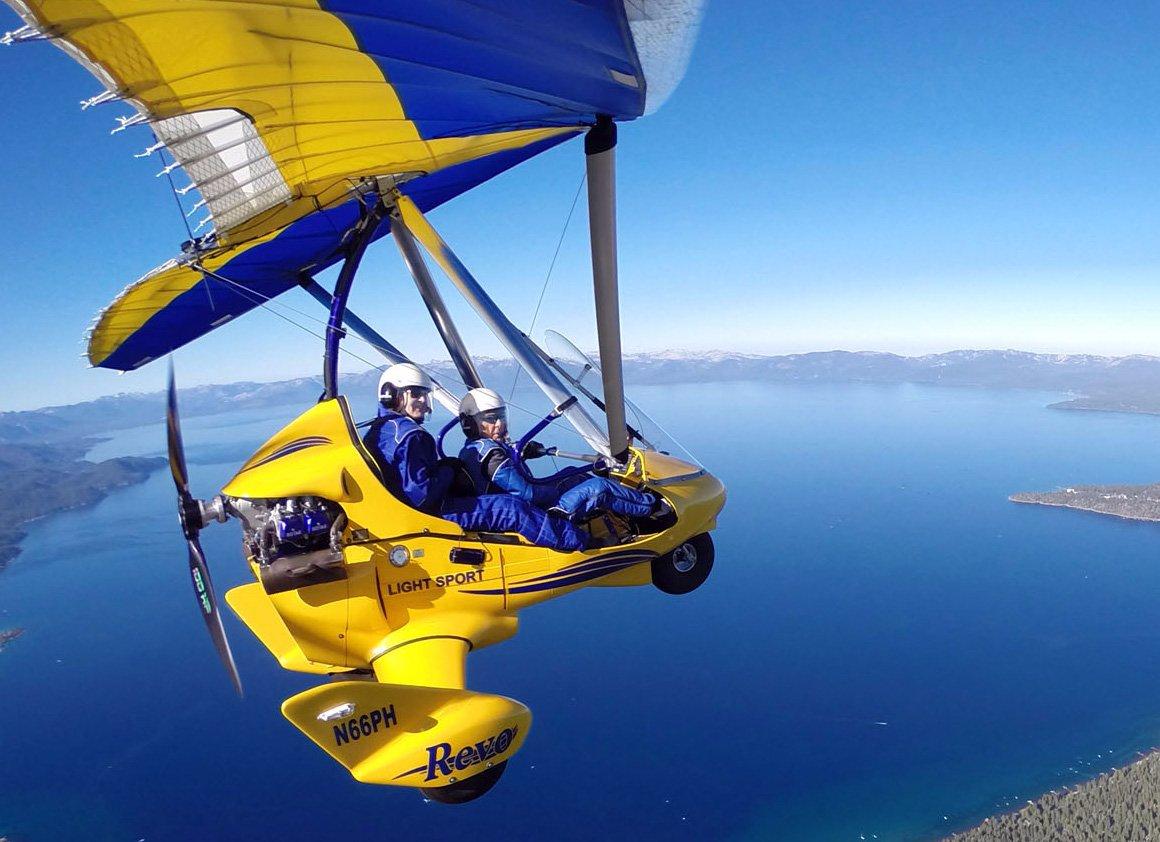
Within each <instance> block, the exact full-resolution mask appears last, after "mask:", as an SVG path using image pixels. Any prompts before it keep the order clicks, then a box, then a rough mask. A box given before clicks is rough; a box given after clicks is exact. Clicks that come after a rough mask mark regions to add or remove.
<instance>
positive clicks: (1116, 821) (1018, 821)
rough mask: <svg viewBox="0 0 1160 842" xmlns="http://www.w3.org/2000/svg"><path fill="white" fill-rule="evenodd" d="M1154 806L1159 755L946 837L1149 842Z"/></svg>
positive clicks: (962, 840)
mask: <svg viewBox="0 0 1160 842" xmlns="http://www.w3.org/2000/svg"><path fill="white" fill-rule="evenodd" d="M1158 803H1160V753H1157V752H1152V753H1150V754H1148V755H1146V756H1144V757H1143V758H1142V759H1141V760H1138V761H1136V762H1135V763H1133V764H1131V765H1130V766H1125V767H1123V768H1122V769H1113V770H1112V771H1110V772H1105V773H1104V774H1102V775H1100V776H1099V777H1098V778H1095V779H1094V780H1091V781H1088V782H1086V783H1083V784H1080V785H1079V786H1074V787H1070V788H1069V787H1064V788H1063V789H1062V790H1059V791H1055V790H1053V791H1052V792H1049V793H1048V794H1047V795H1044V796H1042V797H1040V798H1038V799H1037V800H1035V801H1029V802H1027V805H1026V806H1025V807H1023V809H1021V810H1018V811H1016V812H1012V813H1003V814H1002V815H998V816H992V817H991V818H989V819H986V820H985V821H984V822H983V823H982V824H980V825H977V826H975V827H973V828H971V829H970V830H967V831H964V832H962V833H956V834H954V835H953V836H950V837H948V839H952V840H955V842H992V840H994V842H998V840H1004V842H1008V840H1027V842H1032V840H1034V842H1040V840H1043V842H1047V840H1052V839H1076V840H1079V839H1091V840H1098V839H1154V838H1155V836H1156V824H1157V804H1158Z"/></svg>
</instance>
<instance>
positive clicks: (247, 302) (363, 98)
mask: <svg viewBox="0 0 1160 842" xmlns="http://www.w3.org/2000/svg"><path fill="white" fill-rule="evenodd" d="M6 2H8V3H9V5H11V6H13V7H14V8H15V9H16V10H17V11H18V12H19V13H20V14H21V16H22V17H23V18H24V20H25V22H26V23H27V24H29V26H30V27H32V28H34V29H35V30H37V31H39V32H40V33H42V34H43V35H45V36H46V37H48V38H50V39H52V41H53V42H54V43H55V44H57V45H58V46H60V47H61V48H62V49H64V50H65V51H66V52H67V53H69V55H70V56H72V57H73V58H74V59H76V60H77V61H79V62H80V63H81V64H83V65H84V66H85V67H87V68H88V69H89V70H90V71H91V72H92V73H93V74H94V75H95V76H96V77H97V78H98V79H99V80H100V81H101V82H102V83H103V84H104V85H105V87H106V88H107V90H108V91H110V92H111V95H115V96H116V97H118V98H120V99H122V100H124V101H125V102H127V103H129V104H131V105H132V106H133V107H134V108H135V109H136V111H137V114H138V117H137V118H136V120H137V121H139V122H142V123H146V124H148V125H149V127H150V128H151V129H152V130H153V132H154V134H155V135H156V137H157V139H158V140H159V141H160V142H161V143H163V144H164V145H165V147H166V148H167V150H168V151H169V152H170V153H171V154H172V155H173V158H174V160H175V162H176V163H177V164H179V165H180V166H181V168H182V169H183V170H184V171H185V173H186V174H187V175H188V176H189V178H190V182H191V185H190V186H191V189H193V188H196V190H197V191H198V194H199V195H200V197H201V200H202V201H201V203H202V204H204V206H205V209H206V210H205V213H206V222H207V224H210V225H212V229H211V233H210V234H209V235H208V236H207V237H204V238H202V239H201V240H200V241H199V242H198V244H197V259H198V262H199V263H200V264H201V265H203V266H204V267H205V268H207V269H209V270H211V271H212V272H213V273H215V274H217V275H219V276H221V278H219V279H214V278H212V277H209V276H208V275H205V274H203V273H202V272H201V271H199V270H198V269H197V268H195V267H194V266H193V265H191V262H190V260H189V259H188V256H186V259H184V260H183V259H182V258H178V259H177V260H175V261H171V262H170V263H168V264H165V265H163V266H161V267H158V269H155V270H154V271H153V272H151V273H149V274H148V275H146V276H145V277H144V278H142V279H141V280H139V281H137V282H136V283H134V284H133V285H131V286H130V287H129V288H127V289H126V290H125V291H124V292H123V293H122V294H121V295H120V296H119V297H118V298H117V299H116V300H115V301H114V302H113V303H112V304H111V305H110V306H109V307H108V308H107V309H106V310H105V311H104V312H103V313H102V314H101V315H100V316H99V318H98V320H97V322H96V325H95V327H94V329H93V330H92V332H91V335H90V342H89V357H90V360H91V361H92V363H93V364H94V365H99V366H104V367H107V368H114V369H120V370H128V369H133V368H137V367H139V366H141V365H144V364H145V363H147V362H149V361H150V360H152V359H155V358H156V357H158V356H161V355H163V354H165V353H167V352H168V351H170V350H172V349H173V348H176V347H179V346H180V345H183V344H185V343H186V342H188V341H190V340H192V339H194V338H196V337H198V336H200V335H202V334H204V333H206V332H208V331H209V330H212V329H213V328H215V327H217V326H219V325H221V324H224V323H225V322H227V321H230V320H232V319H233V318H235V317H236V316H238V315H240V314H241V313H244V312H246V311H247V310H250V309H252V308H253V307H255V306H257V304H258V303H259V302H260V301H262V300H264V299H266V298H269V297H273V296H275V295H277V294H279V293H281V292H283V291H285V290H286V289H289V288H290V287H292V286H294V285H295V284H296V283H297V282H298V279H299V277H300V275H301V273H303V272H312V273H313V272H317V271H320V270H322V269H324V268H326V267H327V266H329V265H331V264H332V263H334V262H335V261H336V260H338V258H339V256H340V244H341V240H342V237H343V235H344V233H345V232H346V231H347V229H348V228H349V227H350V225H351V224H352V223H353V221H354V219H355V218H356V217H357V203H356V202H355V201H354V200H353V199H352V192H351V191H352V187H353V186H354V185H355V184H356V183H357V182H358V181H359V180H360V179H364V178H370V177H393V178H395V179H397V180H398V181H400V182H401V183H402V184H403V186H402V190H403V192H404V193H406V194H407V195H409V196H410V197H411V198H412V199H413V200H414V201H415V202H416V204H417V205H418V206H419V207H420V208H422V209H424V210H426V209H430V208H433V207H435V206H436V205H438V204H440V203H442V202H445V201H447V200H448V199H450V198H452V197H454V196H456V195H458V194H459V193H462V192H464V191H466V190H470V189H471V188H472V187H474V186H476V185H478V184H480V183H482V182H483V181H486V180H487V179H489V178H492V177H493V176H495V175H497V174H498V173H500V172H503V171H504V170H506V169H508V168H510V167H512V166H514V165H515V164H517V163H519V162H520V161H523V160H525V159H527V158H529V157H531V156H533V155H536V154H538V153H539V152H542V151H544V150H545V149H548V148H549V147H551V146H553V145H555V144H558V143H561V142H563V141H565V140H567V139H569V138H570V137H573V136H575V135H576V134H578V133H579V132H580V131H582V130H583V129H584V128H585V127H587V126H589V125H591V124H592V123H593V122H595V119H596V115H598V114H607V115H610V116H612V117H613V118H614V119H616V120H621V121H624V120H632V119H635V118H636V117H639V116H640V115H642V114H643V113H645V111H646V110H649V109H651V108H653V107H655V106H656V105H657V104H658V102H659V99H660V98H663V96H664V95H666V94H667V92H668V90H670V89H671V87H672V86H673V84H675V79H676V78H679V75H680V71H681V69H682V68H683V63H684V61H685V60H686V59H687V56H688V49H689V45H690V44H691V38H692V34H693V32H694V31H695V28H696V22H697V18H698V13H699V5H700V2H699V0H696V2H682V0H664V2H661V0H627V2H625V0H426V2H422V3H420V2H413V3H383V2H378V1H377V0H6ZM383 233H386V231H385V229H384V230H382V231H381V232H380V234H383ZM222 278H224V279H226V280H222Z"/></svg>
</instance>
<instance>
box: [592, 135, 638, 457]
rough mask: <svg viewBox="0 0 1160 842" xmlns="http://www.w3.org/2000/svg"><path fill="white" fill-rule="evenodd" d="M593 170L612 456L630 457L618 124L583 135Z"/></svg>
mask: <svg viewBox="0 0 1160 842" xmlns="http://www.w3.org/2000/svg"><path fill="white" fill-rule="evenodd" d="M584 157H585V161H586V163H587V167H588V230H589V233H590V238H591V241H592V288H593V290H594V292H595V293H596V335H597V338H598V340H599V344H600V376H601V377H602V378H603V379H604V404H605V406H604V413H605V415H606V416H607V418H608V444H609V447H610V448H611V449H612V455H613V456H615V457H616V458H617V459H620V460H621V461H624V459H625V458H626V457H627V455H628V425H627V424H626V423H625V418H624V372H623V369H622V366H621V355H620V295H619V291H618V289H617V276H616V123H614V122H612V118H611V117H608V116H606V115H600V116H599V117H598V118H597V120H596V125H595V126H593V127H592V128H591V129H589V130H588V134H586V135H585V136H584Z"/></svg>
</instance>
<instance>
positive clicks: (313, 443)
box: [242, 436, 331, 473]
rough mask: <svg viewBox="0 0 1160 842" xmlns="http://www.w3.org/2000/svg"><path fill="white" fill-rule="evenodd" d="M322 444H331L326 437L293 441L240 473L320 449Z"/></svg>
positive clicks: (312, 437)
mask: <svg viewBox="0 0 1160 842" xmlns="http://www.w3.org/2000/svg"><path fill="white" fill-rule="evenodd" d="M324 444H331V441H330V439H328V438H326V436H307V437H305V438H301V439H295V440H294V441H292V442H289V443H288V444H284V445H282V446H281V447H279V448H278V449H277V450H275V451H274V452H273V453H271V454H270V455H269V456H266V457H265V458H262V459H259V460H258V461H257V462H255V463H254V464H253V465H248V466H246V467H245V468H243V469H242V472H243V473H244V472H245V471H252V470H253V469H254V468H258V467H261V466H262V465H268V464H269V463H270V462H273V461H275V460H277V459H281V458H282V457H283V456H289V455H290V454H291V453H297V452H298V451H299V450H306V449H307V448H309V447H320V446H322V445H324Z"/></svg>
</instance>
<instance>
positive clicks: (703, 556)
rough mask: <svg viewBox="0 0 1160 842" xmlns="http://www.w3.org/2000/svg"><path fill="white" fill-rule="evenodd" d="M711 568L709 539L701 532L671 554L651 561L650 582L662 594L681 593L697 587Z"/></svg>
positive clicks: (711, 553) (711, 558)
mask: <svg viewBox="0 0 1160 842" xmlns="http://www.w3.org/2000/svg"><path fill="white" fill-rule="evenodd" d="M712 569H713V539H712V538H710V537H709V533H708V532H702V533H701V534H700V535H694V536H693V537H692V538H690V539H689V540H688V541H685V543H683V544H681V545H680V546H678V547H677V548H676V549H675V550H673V551H672V552H670V553H665V554H664V555H662V556H657V557H656V558H654V559H653V562H652V580H653V584H654V585H656V586H657V587H658V588H659V589H660V590H662V591H664V592H665V593H671V594H685V593H689V591H694V590H696V589H697V588H699V587H700V586H701V584H702V583H703V582H704V581H705V580H706V579H708V578H709V571H711V570H712Z"/></svg>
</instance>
